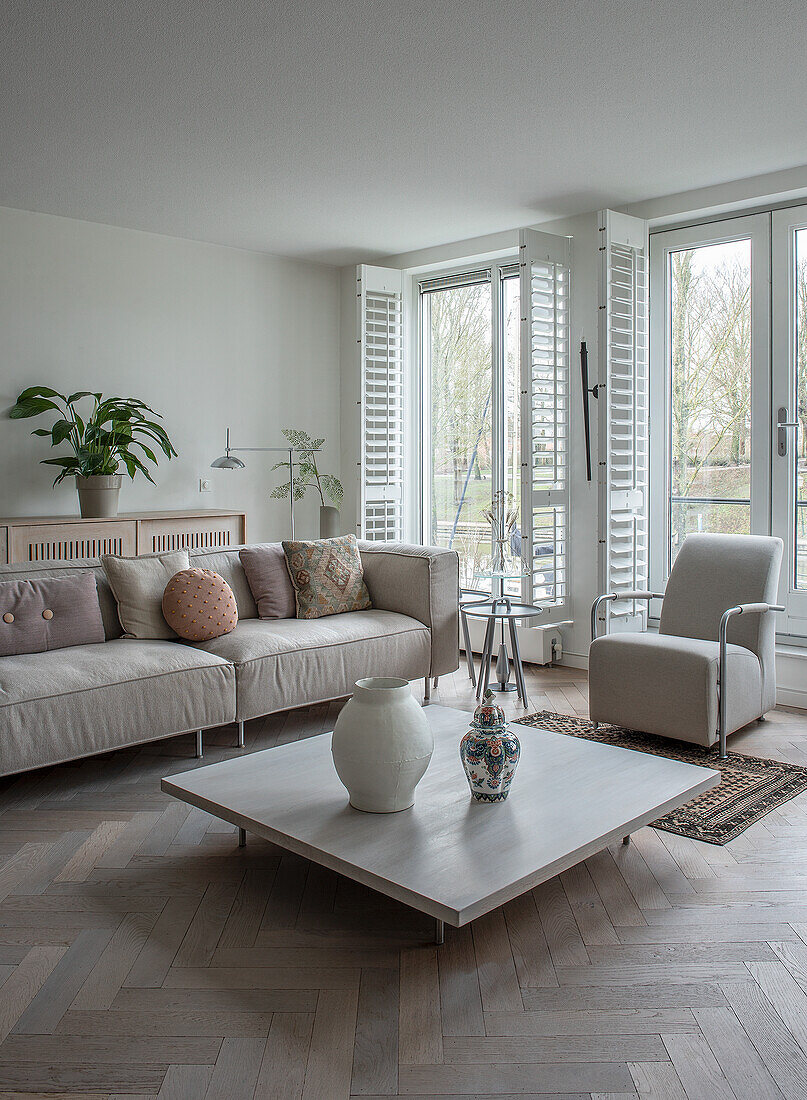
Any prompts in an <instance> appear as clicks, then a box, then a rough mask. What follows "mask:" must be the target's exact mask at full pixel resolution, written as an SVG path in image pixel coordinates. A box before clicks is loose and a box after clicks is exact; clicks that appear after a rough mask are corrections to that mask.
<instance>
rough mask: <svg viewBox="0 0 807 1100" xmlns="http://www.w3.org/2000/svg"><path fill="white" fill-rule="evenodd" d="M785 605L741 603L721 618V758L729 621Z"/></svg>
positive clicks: (718, 674) (724, 753) (719, 671)
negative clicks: (736, 616) (735, 617)
mask: <svg viewBox="0 0 807 1100" xmlns="http://www.w3.org/2000/svg"><path fill="white" fill-rule="evenodd" d="M784 610H785V609H784V607H783V606H782V605H781V604H778V603H739V604H737V606H736V607H729V608H727V609H726V610H725V611H724V612H723V617H722V618H721V620H720V633H719V634H718V643H719V649H718V658H717V693H718V694H717V704H718V711H717V714H718V726H717V734H718V737H719V739H720V759H721V760H725V759H726V737H727V730H726V706H727V701H728V692H727V690H726V688H727V687H728V684H727V683H726V679H725V675H726V646H727V644H728V642H727V634H728V629H729V623H730V622H731V620H732V619H733V618H734V616H735V615H766V614H767V613H768V612H769V611H784Z"/></svg>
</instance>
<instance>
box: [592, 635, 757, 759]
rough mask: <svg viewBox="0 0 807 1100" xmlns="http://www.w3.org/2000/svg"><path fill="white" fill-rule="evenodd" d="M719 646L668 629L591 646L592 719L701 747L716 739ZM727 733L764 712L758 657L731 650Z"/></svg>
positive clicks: (606, 639)
mask: <svg viewBox="0 0 807 1100" xmlns="http://www.w3.org/2000/svg"><path fill="white" fill-rule="evenodd" d="M717 663H718V643H717V642H712V641H704V640H701V639H699V638H681V637H676V636H674V635H669V634H611V635H608V636H607V637H604V638H597V639H596V641H594V642H592V643H591V649H590V651H589V694H590V715H591V719H592V721H594V722H613V723H614V724H615V725H618V726H627V727H628V728H629V729H637V730H642V731H643V732H645V733H654V734H657V735H659V736H662V737H674V738H678V739H679V740H683V741H692V742H695V743H696V744H699V745H707V746H708V745H712V744H714V742H715V741H716V739H717V736H716V730H717V704H718V694H717ZM727 665H728V669H727V679H728V683H729V688H730V690H729V695H728V700H729V711H728V732H729V733H731V732H733V731H734V730H737V729H740V728H741V727H742V726H745V725H747V724H748V723H749V722H753V721H754V720H755V719H756V718H758V717H759V716H760V714H762V713H763V706H762V676H761V671H760V663H759V658H758V657H757V656H756V654H754V653H752V652H751V651H750V650H748V649H744V648H743V647H742V646H739V645H729V646H728V649H727Z"/></svg>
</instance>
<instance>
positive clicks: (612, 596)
mask: <svg viewBox="0 0 807 1100" xmlns="http://www.w3.org/2000/svg"><path fill="white" fill-rule="evenodd" d="M663 599H664V593H663V592H604V593H603V594H602V595H601V596H598V597H597V598H596V600H595V601H594V603H593V604H592V605H591V640H592V642H593V641H594V640H595V638H596V637H597V612H598V611H599V609H600V604H601V603H607V602H608V601H610V600H648V601H650V600H663Z"/></svg>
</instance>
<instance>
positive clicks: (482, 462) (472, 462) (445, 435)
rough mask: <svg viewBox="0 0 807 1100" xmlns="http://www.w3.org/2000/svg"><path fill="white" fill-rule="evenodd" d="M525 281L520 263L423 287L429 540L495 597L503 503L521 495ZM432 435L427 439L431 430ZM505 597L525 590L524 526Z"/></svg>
mask: <svg viewBox="0 0 807 1100" xmlns="http://www.w3.org/2000/svg"><path fill="white" fill-rule="evenodd" d="M519 317H520V311H519V280H518V267H517V265H516V264H506V265H499V264H492V265H490V266H486V267H485V268H483V269H480V270H476V271H473V270H472V271H464V272H459V273H456V274H453V275H444V276H439V277H436V278H433V279H424V280H423V281H422V282H421V283H420V325H421V365H422V377H423V390H424V396H425V402H426V423H427V426H428V439H429V443H428V446H425V447H424V451H425V454H424V459H425V462H424V465H425V470H424V474H425V476H424V502H423V519H424V523H423V537H424V541H425V542H427V543H430V544H431V545H434V546H446V547H450V548H452V549H454V550H456V551H457V552H458V553H459V557H460V583H461V585H462V587H463V588H469V589H473V590H479V591H494V592H495V593H496V594H498V591H499V585H498V580H497V581H496V583H493V578H491V573H492V572H493V571H494V560H493V559H494V555H493V545H492V541H491V525H490V522H489V519H488V517H487V515H486V513H487V512H489V510H490V509H491V506H492V504H493V503H494V501H495V500H496V499H497V498H498V499H500V500H503V501H504V502H505V503H506V504H507V506H508V508H512V509H515V510H516V511H517V510H518V507H519V501H520V495H519V494H520V488H521V447H520V440H521V429H520V382H519ZM424 434H425V432H424ZM507 549H508V551H509V552H508V554H507V561H506V570H505V571H506V572H507V573H508V578H507V579H506V580H504V581H503V586H504V591H505V592H507V593H509V594H511V595H516V596H519V595H520V594H521V589H522V581H521V579H520V578H521V574H522V572H523V567H522V564H521V526H520V522H519V521H518V520H517V522H516V523H515V525H514V527H513V530H512V532H511V534H510V538H509V544H508V547H507Z"/></svg>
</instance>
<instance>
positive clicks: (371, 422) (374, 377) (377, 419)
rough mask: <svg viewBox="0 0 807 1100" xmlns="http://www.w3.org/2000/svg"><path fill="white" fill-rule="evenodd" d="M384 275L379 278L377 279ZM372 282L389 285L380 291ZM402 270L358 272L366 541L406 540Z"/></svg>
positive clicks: (361, 518) (362, 527)
mask: <svg viewBox="0 0 807 1100" xmlns="http://www.w3.org/2000/svg"><path fill="white" fill-rule="evenodd" d="M379 276H380V278H379ZM374 280H376V281H380V282H383V283H385V284H389V287H394V289H389V288H388V287H387V286H385V289H383V290H379V289H377V287H376V286H375V285H374ZM400 280H401V275H400V272H393V271H389V272H385V271H383V270H381V269H378V268H367V267H360V268H359V270H358V301H359V331H360V344H361V400H360V405H361V510H360V515H359V531H360V534H361V535H362V536H363V537H364V538H365V539H370V540H373V541H376V540H378V541H387V540H395V539H401V538H403V474H404V373H403V315H402V297H401V293H400Z"/></svg>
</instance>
